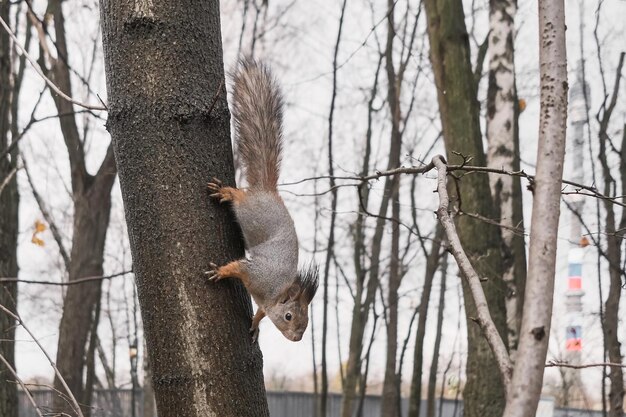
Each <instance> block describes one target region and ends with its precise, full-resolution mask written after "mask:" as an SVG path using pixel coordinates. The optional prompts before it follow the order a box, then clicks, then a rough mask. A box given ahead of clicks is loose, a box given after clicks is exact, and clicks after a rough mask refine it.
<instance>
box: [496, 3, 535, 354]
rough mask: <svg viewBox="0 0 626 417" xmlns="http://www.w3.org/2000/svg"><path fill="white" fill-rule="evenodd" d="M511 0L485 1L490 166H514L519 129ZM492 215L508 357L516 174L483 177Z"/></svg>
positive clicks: (519, 216)
mask: <svg viewBox="0 0 626 417" xmlns="http://www.w3.org/2000/svg"><path fill="white" fill-rule="evenodd" d="M516 12H517V1H516V0H491V1H490V2H489V22H490V23H489V26H490V29H491V32H490V33H489V51H490V60H489V85H488V90H487V141H488V148H487V164H488V166H490V167H492V168H499V169H506V170H508V171H519V165H520V161H519V134H518V132H519V130H518V116H519V111H518V108H517V91H516V86H515V60H514V47H513V38H514V36H515V22H514V19H515V14H516ZM489 180H490V181H489V183H490V187H491V195H492V197H493V202H494V206H495V208H496V219H498V220H499V222H500V223H501V224H502V225H504V226H507V227H504V228H502V229H501V233H502V262H503V280H504V282H505V284H506V322H507V337H508V346H509V350H510V354H511V358H512V359H514V357H515V351H516V350H517V343H518V340H519V327H520V324H521V320H522V305H523V303H524V285H525V280H526V251H525V247H524V235H523V233H521V232H514V231H513V229H515V228H517V229H519V230H523V229H524V217H523V211H522V209H523V207H522V188H521V181H520V179H519V177H513V176H508V175H492V176H490V177H489Z"/></svg>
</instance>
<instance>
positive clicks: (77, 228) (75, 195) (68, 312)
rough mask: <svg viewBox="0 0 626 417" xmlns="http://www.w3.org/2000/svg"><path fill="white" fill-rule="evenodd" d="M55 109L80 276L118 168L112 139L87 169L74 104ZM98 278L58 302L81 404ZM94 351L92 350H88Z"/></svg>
mask: <svg viewBox="0 0 626 417" xmlns="http://www.w3.org/2000/svg"><path fill="white" fill-rule="evenodd" d="M48 10H49V12H50V14H51V15H52V17H53V21H54V34H55V46H56V49H57V54H58V58H57V59H54V60H53V61H52V63H51V68H49V70H48V71H49V75H50V76H51V77H52V79H53V81H54V82H55V84H56V85H57V86H58V87H59V89H60V90H61V91H62V92H64V93H65V94H67V95H68V96H70V97H71V96H72V82H71V77H70V69H69V67H68V62H69V61H68V58H69V57H68V49H67V42H66V38H65V18H64V15H63V8H62V4H61V1H60V0H52V1H50V2H49V3H48ZM53 99H54V103H55V105H56V108H57V111H58V113H59V114H61V115H63V116H60V117H59V124H60V127H61V132H62V134H63V139H64V141H65V144H66V147H67V151H68V155H69V160H70V169H71V176H70V177H71V181H72V199H73V203H74V221H73V234H72V249H71V251H70V263H69V271H68V276H69V281H74V280H77V279H80V278H83V277H90V276H101V275H103V267H102V263H103V260H104V244H105V240H106V232H107V228H108V225H109V214H110V212H111V188H112V187H113V183H114V182H115V176H116V173H117V170H116V166H115V159H114V156H113V148H112V145H109V147H108V149H107V153H106V155H105V157H104V159H103V161H102V163H101V165H100V167H99V169H98V171H97V173H96V174H95V175H92V174H89V173H88V172H87V169H86V165H85V151H84V148H83V141H82V138H81V135H80V133H79V130H78V124H77V121H76V117H75V115H74V106H73V104H72V103H70V102H68V101H66V100H65V99H63V98H61V97H59V96H57V95H53ZM100 294H101V282H100V281H91V282H86V283H82V284H80V285H71V286H68V287H67V293H66V296H65V300H64V304H63V314H62V316H61V323H60V325H59V342H58V346H57V358H56V364H57V367H58V369H59V371H60V373H61V375H63V377H64V378H65V381H66V383H67V385H68V387H69V388H70V390H71V391H72V393H74V396H75V397H76V398H79V399H81V401H82V404H83V405H84V406H85V408H88V407H89V406H90V402H91V398H84V390H85V387H84V384H83V374H84V372H85V365H86V363H87V362H88V361H90V360H92V359H91V358H87V354H88V351H87V345H88V343H87V339H88V336H89V334H90V331H92V330H93V331H96V329H97V325H96V326H94V325H93V318H94V317H95V314H94V312H95V310H96V308H97V305H98V304H99V303H100ZM91 354H92V355H93V351H92V352H91ZM54 386H55V388H56V389H58V390H59V391H61V392H63V388H62V385H61V382H60V381H59V379H58V378H55V381H54ZM68 407H69V405H68V404H67V401H65V399H64V398H63V397H62V396H56V397H55V400H54V408H55V410H57V411H64V412H69V411H70V410H71V409H70V408H68Z"/></svg>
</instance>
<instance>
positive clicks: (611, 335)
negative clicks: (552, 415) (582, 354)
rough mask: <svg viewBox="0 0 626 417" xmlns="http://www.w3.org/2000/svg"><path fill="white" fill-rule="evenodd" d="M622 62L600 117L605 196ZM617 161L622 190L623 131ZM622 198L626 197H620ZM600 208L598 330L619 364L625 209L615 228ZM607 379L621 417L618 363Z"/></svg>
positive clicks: (612, 416) (611, 187)
mask: <svg viewBox="0 0 626 417" xmlns="http://www.w3.org/2000/svg"><path fill="white" fill-rule="evenodd" d="M623 65H624V52H622V53H621V54H620V59H619V63H618V65H617V71H616V77H615V84H614V87H613V93H612V97H611V100H610V102H609V104H608V106H606V99H605V103H604V104H605V106H603V108H604V112H603V114H602V118H601V119H600V131H599V136H600V152H599V159H600V165H601V166H602V176H603V178H604V193H605V195H614V194H615V183H616V181H615V179H614V178H613V176H612V175H611V169H610V166H609V163H608V160H607V158H608V155H607V149H608V146H607V145H608V142H609V141H610V137H609V133H608V127H609V121H610V119H611V115H612V113H613V109H614V108H615V104H616V102H617V94H618V91H619V90H620V88H619V87H620V81H621V77H622V74H621V72H622V67H623ZM622 135H623V137H622V148H621V155H620V156H621V160H620V180H621V191H622V194H621V195H622V196H624V194H623V192H624V191H626V159H625V157H626V131H624V132H623V134H622ZM622 201H626V198H624V197H622ZM603 203H604V209H605V211H606V220H605V223H604V231H605V233H606V245H607V248H606V257H607V260H608V262H609V293H608V295H607V298H606V302H605V304H604V321H603V323H602V329H603V331H604V340H605V344H606V350H607V353H608V357H609V361H610V362H613V363H619V364H621V363H622V352H621V344H620V342H619V337H618V336H619V334H618V325H619V303H620V298H621V292H622V274H623V272H624V271H623V270H622V252H621V246H622V241H623V237H622V234H620V233H618V231H621V230H623V228H624V227H626V210H622V215H621V219H620V222H619V227H616V219H615V211H614V205H613V202H612V201H608V200H604V201H603ZM609 380H610V381H611V389H610V391H609V417H622V415H623V411H624V372H623V370H622V368H620V367H618V366H612V367H610V369H609Z"/></svg>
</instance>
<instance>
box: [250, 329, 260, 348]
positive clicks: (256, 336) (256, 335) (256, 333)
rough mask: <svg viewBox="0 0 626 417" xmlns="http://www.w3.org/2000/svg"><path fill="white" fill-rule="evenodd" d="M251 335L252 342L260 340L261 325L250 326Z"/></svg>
mask: <svg viewBox="0 0 626 417" xmlns="http://www.w3.org/2000/svg"><path fill="white" fill-rule="evenodd" d="M250 336H252V343H253V344H254V343H256V342H257V340H259V326H256V327H254V326H253V327H250Z"/></svg>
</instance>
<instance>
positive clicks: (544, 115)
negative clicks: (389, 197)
mask: <svg viewBox="0 0 626 417" xmlns="http://www.w3.org/2000/svg"><path fill="white" fill-rule="evenodd" d="M539 38H540V45H539V72H540V83H541V84H540V86H541V97H540V100H541V111H540V120H539V143H538V147H537V174H536V175H535V181H534V183H533V197H534V199H533V211H532V220H531V225H530V247H529V254H528V259H529V264H528V276H527V280H526V294H525V297H524V299H525V302H524V304H525V305H524V315H523V318H522V327H521V332H520V342H519V350H518V352H517V361H516V364H515V369H514V372H513V379H512V383H511V388H510V390H509V392H508V398H507V404H506V408H505V411H504V416H505V417H531V416H534V415H535V413H536V411H537V404H538V403H539V396H540V394H541V388H542V384H543V373H544V372H543V371H544V364H545V360H546V354H547V351H548V340H549V335H550V325H551V318H552V303H553V293H554V270H555V264H556V244H557V239H556V237H557V234H558V225H559V214H560V200H561V180H562V177H563V161H564V159H565V132H566V124H567V123H566V121H567V88H568V87H567V60H566V48H565V11H564V4H563V0H559V1H553V2H540V3H539Z"/></svg>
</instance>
